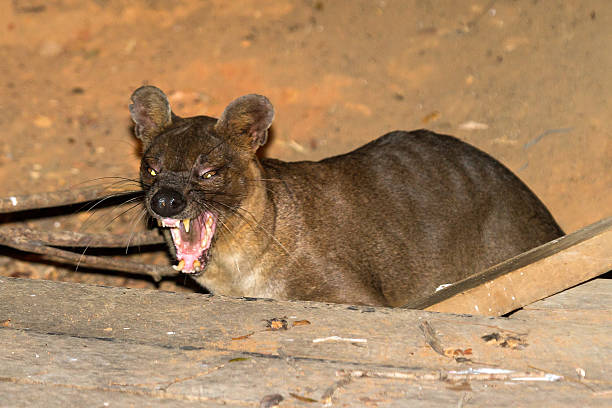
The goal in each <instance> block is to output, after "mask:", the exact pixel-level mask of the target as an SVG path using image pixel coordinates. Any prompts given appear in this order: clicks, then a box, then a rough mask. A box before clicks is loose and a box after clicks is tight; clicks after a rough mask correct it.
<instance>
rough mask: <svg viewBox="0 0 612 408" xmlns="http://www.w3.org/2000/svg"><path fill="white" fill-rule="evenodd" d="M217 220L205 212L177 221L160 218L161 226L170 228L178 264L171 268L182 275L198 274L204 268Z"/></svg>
mask: <svg viewBox="0 0 612 408" xmlns="http://www.w3.org/2000/svg"><path fill="white" fill-rule="evenodd" d="M216 225H217V220H216V218H215V216H214V215H213V214H212V213H210V212H208V211H205V212H203V213H202V214H200V215H199V216H198V217H196V218H192V219H184V220H177V219H174V218H162V219H161V226H162V227H168V228H170V233H171V234H172V241H174V247H175V249H176V259H177V260H178V264H177V265H174V266H173V268H174V269H175V270H177V271H179V272H184V273H198V272H201V271H203V270H204V268H206V263H207V262H208V250H209V248H210V244H211V242H212V238H213V235H214V234H215V227H216Z"/></svg>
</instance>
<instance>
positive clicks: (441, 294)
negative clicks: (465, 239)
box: [404, 217, 612, 316]
mask: <svg viewBox="0 0 612 408" xmlns="http://www.w3.org/2000/svg"><path fill="white" fill-rule="evenodd" d="M611 269H612V217H610V218H606V219H604V220H602V221H599V222H597V223H595V224H592V225H590V226H588V227H585V228H583V229H581V230H579V231H577V232H574V233H572V234H569V235H566V236H564V237H562V238H559V239H557V240H554V241H551V242H549V243H547V244H544V245H542V246H539V247H537V248H534V249H532V250H530V251H528V252H525V253H523V254H521V255H518V256H516V257H514V258H511V259H509V260H507V261H505V262H503V263H501V264H498V265H496V266H494V267H492V268H489V269H487V270H485V271H483V272H480V273H477V274H474V275H472V276H470V277H468V278H466V279H464V280H462V281H460V282H457V283H456V284H454V285H452V286H448V287H446V288H444V289H442V290H440V291H438V292H436V293H435V294H433V295H430V296H427V297H425V298H424V299H421V300H417V301H415V302H413V303H411V304H409V305H406V306H404V307H406V308H411V309H424V310H429V311H436V312H445V313H470V314H480V315H485V316H501V315H504V314H506V313H509V312H511V311H513V310H516V309H519V308H521V307H523V306H525V305H528V304H530V303H533V302H535V301H537V300H540V299H543V298H545V297H548V296H551V295H553V294H555V293H558V292H561V291H562V290H565V289H567V288H570V287H572V286H575V285H578V284H580V283H582V282H585V281H587V280H589V279H591V278H594V277H596V276H599V275H601V274H603V273H606V272H608V271H609V270H611Z"/></svg>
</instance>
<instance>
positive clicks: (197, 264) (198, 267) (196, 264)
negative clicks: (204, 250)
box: [193, 259, 202, 272]
mask: <svg viewBox="0 0 612 408" xmlns="http://www.w3.org/2000/svg"><path fill="white" fill-rule="evenodd" d="M193 269H195V271H196V272H200V270H201V269H202V264H201V263H200V261H198V260H197V259H196V260H195V261H193Z"/></svg>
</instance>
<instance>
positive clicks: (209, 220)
mask: <svg viewBox="0 0 612 408" xmlns="http://www.w3.org/2000/svg"><path fill="white" fill-rule="evenodd" d="M212 223H213V218H212V217H211V216H208V217H206V226H207V227H208V228H210V227H211V226H212Z"/></svg>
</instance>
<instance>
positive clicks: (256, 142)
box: [215, 94, 274, 151]
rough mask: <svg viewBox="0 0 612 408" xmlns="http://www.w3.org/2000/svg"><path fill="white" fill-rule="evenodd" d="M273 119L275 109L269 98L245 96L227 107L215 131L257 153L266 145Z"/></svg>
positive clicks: (253, 95) (252, 95)
mask: <svg viewBox="0 0 612 408" xmlns="http://www.w3.org/2000/svg"><path fill="white" fill-rule="evenodd" d="M273 119H274V107H273V106H272V104H271V103H270V101H269V100H268V98H266V97H265V96H263V95H255V94H250V95H244V96H241V97H239V98H238V99H235V100H234V101H233V102H231V103H230V104H229V105H227V108H225V110H224V111H223V114H222V115H221V118H219V120H218V121H217V124H216V125H215V130H216V131H217V132H219V133H222V134H224V135H225V136H226V137H228V138H229V139H230V140H234V141H238V142H239V143H241V144H245V145H247V146H248V147H249V148H250V149H252V151H256V150H257V149H258V148H259V147H260V146H263V145H264V144H265V143H266V140H267V139H268V128H269V127H270V125H271V124H272V120H273Z"/></svg>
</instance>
